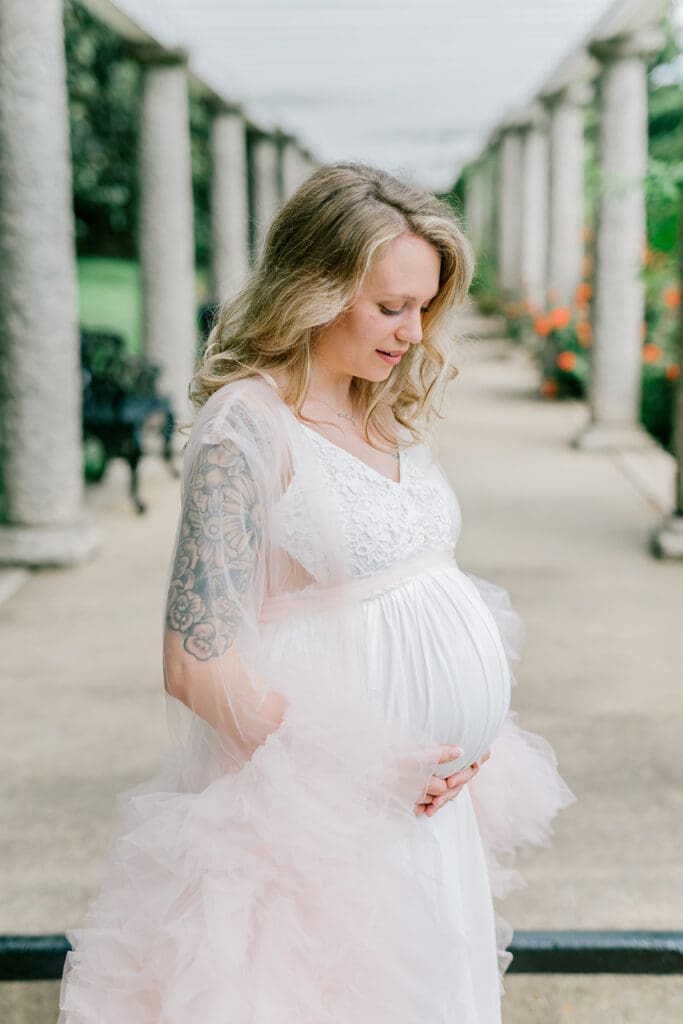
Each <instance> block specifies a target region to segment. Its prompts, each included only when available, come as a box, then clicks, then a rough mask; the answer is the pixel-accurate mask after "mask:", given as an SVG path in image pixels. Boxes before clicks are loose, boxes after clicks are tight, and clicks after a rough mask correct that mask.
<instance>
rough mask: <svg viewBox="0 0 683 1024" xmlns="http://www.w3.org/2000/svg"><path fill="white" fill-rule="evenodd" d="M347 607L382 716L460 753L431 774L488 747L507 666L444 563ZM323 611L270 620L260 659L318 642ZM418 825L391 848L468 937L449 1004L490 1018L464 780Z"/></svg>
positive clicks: (482, 615) (488, 620)
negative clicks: (421, 836)
mask: <svg viewBox="0 0 683 1024" xmlns="http://www.w3.org/2000/svg"><path fill="white" fill-rule="evenodd" d="M380 578H381V577H378V581H379V579H380ZM370 586H372V584H370ZM498 589H499V588H496V590H498ZM352 614H353V622H354V633H355V636H356V640H357V643H358V647H359V654H360V663H361V664H362V666H363V671H364V680H365V685H366V689H367V693H368V696H369V698H370V699H371V700H374V701H376V702H378V703H379V704H380V705H381V706H382V708H383V710H384V714H385V716H386V717H387V718H389V719H392V720H393V721H396V722H399V723H401V722H405V723H416V724H418V725H419V726H420V728H421V729H423V730H424V731H425V732H426V733H427V734H428V735H430V736H431V737H432V738H433V739H434V741H435V742H437V743H444V744H454V745H456V746H460V747H461V748H462V749H463V754H462V756H461V757H460V758H458V759H457V760H455V761H451V762H448V763H447V764H444V765H440V766H439V771H438V773H439V774H440V775H442V776H444V777H445V776H447V775H450V774H453V772H455V771H458V770H459V769H460V768H463V767H465V766H467V765H469V764H471V763H472V762H473V761H475V760H478V759H479V758H480V757H481V756H482V755H483V754H484V753H485V751H487V750H489V749H490V747H491V744H492V743H493V741H494V739H495V738H496V736H497V735H498V733H499V732H500V729H501V726H502V724H503V722H504V720H505V717H506V714H507V711H508V709H509V705H510V691H511V673H510V666H509V662H508V659H507V657H506V653H505V649H504V646H503V642H502V638H501V634H500V631H499V628H498V625H497V624H496V621H495V619H494V616H493V614H492V612H491V610H490V608H489V607H488V605H487V604H486V602H485V601H484V600H483V598H482V596H481V594H480V592H479V590H478V589H477V586H476V585H475V584H474V583H473V582H472V580H471V579H470V578H469V577H468V576H467V574H466V573H464V572H462V571H461V570H460V569H459V568H458V566H457V564H456V563H455V561H453V560H449V561H448V562H447V563H445V564H442V565H441V566H439V567H437V568H435V569H432V570H431V571H427V572H426V571H418V572H413V573H410V572H409V573H408V575H406V576H405V577H403V578H402V579H401V581H400V582H399V583H396V584H393V585H389V586H383V585H381V584H380V583H379V582H378V589H376V590H375V592H374V593H372V592H371V593H370V594H369V596H367V597H365V598H364V599H363V600H362V601H359V602H358V603H357V604H356V605H355V607H354V608H353V612H352ZM333 615H334V612H329V613H326V612H324V611H323V612H321V613H315V614H308V615H302V616H299V617H298V618H295V619H294V620H292V619H291V618H289V619H287V620H286V621H280V622H277V621H276V622H274V623H272V624H270V625H269V628H268V629H267V630H266V632H265V637H264V642H265V643H266V644H268V645H269V651H268V654H269V656H272V657H273V658H274V659H276V660H277V659H278V658H283V659H286V658H288V657H290V656H291V655H292V654H293V653H296V651H299V650H301V651H311V650H315V649H316V648H319V649H321V650H324V649H325V646H326V644H327V642H328V640H327V635H328V633H329V634H330V635H332V633H333V630H334V624H333V622H332V621H331V618H330V616H333ZM486 767H487V766H486V765H484V766H483V768H482V771H486ZM420 824H421V827H422V828H423V830H424V831H425V832H427V833H430V835H425V842H424V843H423V844H421V843H420V842H419V840H418V839H416V837H415V835H414V834H413V836H412V837H411V839H410V840H409V841H408V840H406V842H405V843H402V844H400V850H398V851H397V852H398V853H399V854H400V856H401V857H402V859H403V863H404V864H406V865H408V866H409V867H410V869H411V870H412V871H413V872H414V873H415V875H416V876H417V877H418V878H419V879H420V881H421V883H422V885H423V887H424V891H425V895H426V898H428V899H429V900H431V901H432V903H433V905H434V908H435V911H436V912H438V913H439V914H445V915H446V917H447V918H448V920H449V921H450V923H451V924H452V925H453V927H454V928H455V929H456V930H457V932H459V933H460V934H461V935H464V936H465V937H466V939H467V940H468V945H469V951H468V956H467V957H464V958H462V959H461V960H460V961H459V968H460V970H459V974H458V975H457V976H453V977H452V978H451V982H452V986H453V1006H454V1007H455V1006H456V1000H457V1005H458V1007H459V1008H460V1011H461V1012H462V1007H463V1004H464V1005H466V1006H467V1007H468V1010H469V1016H468V1019H470V1020H471V1021H472V1022H473V1024H475V1022H476V1024H497V1022H499V1021H500V1019H501V1018H500V994H501V984H500V979H499V965H498V959H497V955H496V954H497V945H496V924H495V914H494V909H493V903H492V895H491V885H490V880H489V876H488V870H487V864H486V858H485V854H484V850H483V847H482V841H481V837H480V834H479V829H478V826H477V821H476V816H475V812H474V808H473V804H472V799H471V796H470V792H469V788H468V787H465V789H464V790H462V791H461V792H460V793H459V795H458V796H457V797H456V798H455V799H453V800H451V801H449V802H448V803H447V804H446V805H444V806H442V807H441V808H440V809H439V810H438V811H437V812H436V813H435V814H434V815H433V816H431V817H427V816H425V815H423V816H422V817H421V819H420ZM435 838H436V839H437V843H434V841H433V840H434V839H435ZM454 1021H455V1018H454Z"/></svg>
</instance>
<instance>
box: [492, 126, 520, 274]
mask: <svg viewBox="0 0 683 1024" xmlns="http://www.w3.org/2000/svg"><path fill="white" fill-rule="evenodd" d="M499 151H500V173H499V179H498V189H499V191H498V238H497V248H498V277H499V283H500V287H501V290H502V291H503V293H504V294H505V293H508V294H510V293H514V292H516V291H518V289H519V288H520V285H521V281H520V275H519V238H520V211H521V185H520V182H521V174H522V138H521V135H520V132H519V131H518V129H517V128H516V127H515V126H512V125H510V126H508V127H505V128H504V129H503V131H502V135H501V137H500V141H499Z"/></svg>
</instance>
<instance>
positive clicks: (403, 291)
mask: <svg viewBox="0 0 683 1024" xmlns="http://www.w3.org/2000/svg"><path fill="white" fill-rule="evenodd" d="M440 269H441V259H440V256H439V254H438V252H437V250H436V249H435V248H434V246H433V245H430V243H429V242H426V241H425V240H424V238H419V237H418V236H417V235H408V234H406V235H400V236H399V237H398V238H395V239H394V240H393V241H392V242H390V243H389V245H388V246H387V247H386V248H385V249H384V251H383V252H382V253H381V254H380V255H379V256H378V257H377V258H376V259H375V261H374V263H373V265H372V266H371V268H370V270H369V271H368V273H367V275H366V278H365V283H364V285H363V288H362V290H361V293H360V295H359V297H358V299H357V300H356V302H355V303H354V304H353V306H351V307H350V308H349V309H348V310H346V311H345V312H344V313H342V314H341V315H340V316H338V317H337V319H336V320H334V321H333V322H332V323H331V324H328V325H327V327H324V328H323V329H322V331H321V332H320V334H319V335H318V336H317V338H316V342H315V347H314V351H313V355H314V359H315V361H316V362H319V364H320V366H321V367H322V368H324V370H325V371H327V372H329V373H332V374H334V375H337V374H339V375H349V376H351V377H361V378H363V379H364V380H372V381H383V380H385V379H386V378H387V377H388V376H389V374H390V373H391V370H392V367H394V366H396V365H397V363H399V362H400V361H401V357H402V356H403V355H404V354H405V353H406V352H407V351H408V349H409V348H410V346H411V345H419V343H420V342H421V341H422V317H423V315H424V313H425V310H426V307H427V306H428V305H429V303H430V302H431V300H432V299H433V298H434V296H435V295H436V294H437V292H438V290H439V273H440Z"/></svg>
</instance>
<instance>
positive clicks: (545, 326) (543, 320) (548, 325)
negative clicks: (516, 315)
mask: <svg viewBox="0 0 683 1024" xmlns="http://www.w3.org/2000/svg"><path fill="white" fill-rule="evenodd" d="M552 329H553V325H552V321H551V320H550V318H549V317H547V316H537V317H536V319H535V320H534V330H535V331H536V334H539V335H540V336H541V338H547V337H548V335H549V334H550V332H551V331H552Z"/></svg>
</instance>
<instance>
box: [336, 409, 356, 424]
mask: <svg viewBox="0 0 683 1024" xmlns="http://www.w3.org/2000/svg"><path fill="white" fill-rule="evenodd" d="M337 416H341V417H342V418H343V419H345V420H349V421H350V422H351V423H353V425H354V427H355V426H357V425H358V424H357V423H356V417H355V416H352V415H351V413H348V412H338V413H337Z"/></svg>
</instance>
